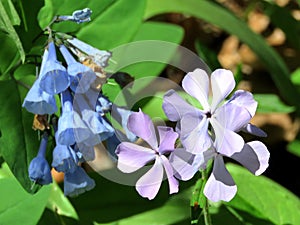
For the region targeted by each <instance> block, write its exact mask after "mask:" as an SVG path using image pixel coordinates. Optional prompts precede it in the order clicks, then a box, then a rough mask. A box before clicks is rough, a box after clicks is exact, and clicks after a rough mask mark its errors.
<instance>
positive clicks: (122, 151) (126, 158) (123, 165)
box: [116, 142, 156, 173]
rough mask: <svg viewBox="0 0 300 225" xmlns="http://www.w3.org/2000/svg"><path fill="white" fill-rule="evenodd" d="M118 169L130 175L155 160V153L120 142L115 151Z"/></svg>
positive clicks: (148, 149)
mask: <svg viewBox="0 0 300 225" xmlns="http://www.w3.org/2000/svg"><path fill="white" fill-rule="evenodd" d="M116 154H117V156H118V165H117V167H118V169H119V170H121V171H122V172H124V173H132V172H134V171H136V170H138V169H140V168H141V167H143V166H145V165H146V164H147V163H148V162H150V161H152V160H154V159H155V155H156V154H155V151H154V150H152V149H150V148H145V147H142V146H139V145H136V144H133V143H130V142H122V143H121V144H120V145H119V146H118V147H117V149H116Z"/></svg>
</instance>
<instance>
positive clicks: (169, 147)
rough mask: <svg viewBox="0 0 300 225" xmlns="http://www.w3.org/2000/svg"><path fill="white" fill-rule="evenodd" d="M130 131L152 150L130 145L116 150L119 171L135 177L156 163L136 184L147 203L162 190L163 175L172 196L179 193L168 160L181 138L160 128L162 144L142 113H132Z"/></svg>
mask: <svg viewBox="0 0 300 225" xmlns="http://www.w3.org/2000/svg"><path fill="white" fill-rule="evenodd" d="M128 129H129V130H130V131H131V132H132V133H134V134H135V135H137V136H138V137H140V138H142V139H143V140H144V141H146V142H147V143H148V145H149V147H142V146H139V145H137V144H134V143H130V142H122V143H121V144H120V145H119V146H118V147H117V149H116V154H117V156H118V164H117V166H118V168H119V169H120V170H121V171H122V172H124V173H132V172H134V171H136V170H138V169H140V168H142V167H143V166H145V165H146V164H147V163H149V162H151V161H153V160H154V165H153V166H152V167H151V169H150V170H148V171H147V172H146V173H145V174H144V175H143V176H142V177H141V178H140V179H139V180H138V181H137V183H136V190H137V191H138V193H139V194H140V195H141V196H143V197H146V198H148V199H150V200H151V199H153V198H154V197H155V196H156V195H157V193H158V191H159V188H160V186H161V183H162V180H163V175H164V172H165V173H166V176H167V178H168V182H169V192H170V194H172V193H176V192H178V181H177V180H176V179H175V177H174V171H173V168H172V165H171V164H170V162H169V160H168V158H167V157H166V156H165V155H164V154H169V153H171V154H172V152H173V151H174V149H175V141H176V139H177V138H178V134H177V133H176V132H174V131H173V129H172V128H170V127H163V126H160V127H157V130H158V135H159V142H158V140H157V136H156V132H155V128H154V125H153V123H152V121H151V119H150V118H149V116H147V115H146V114H144V113H143V112H142V111H141V110H140V111H139V112H136V113H132V114H131V115H130V116H129V118H128Z"/></svg>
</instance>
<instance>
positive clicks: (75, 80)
mask: <svg viewBox="0 0 300 225" xmlns="http://www.w3.org/2000/svg"><path fill="white" fill-rule="evenodd" d="M59 50H60V51H61V53H62V54H63V56H64V58H65V60H66V62H67V64H68V68H67V71H68V74H69V75H70V88H71V90H72V91H73V92H74V93H84V92H86V91H87V90H88V89H89V88H90V86H91V84H92V83H93V82H94V81H95V79H96V74H95V72H94V71H93V70H92V69H90V68H89V67H87V66H85V65H83V64H81V63H79V62H77V61H76V60H75V59H74V57H73V56H72V55H71V53H70V52H69V51H68V49H67V48H66V46H64V45H60V46H59Z"/></svg>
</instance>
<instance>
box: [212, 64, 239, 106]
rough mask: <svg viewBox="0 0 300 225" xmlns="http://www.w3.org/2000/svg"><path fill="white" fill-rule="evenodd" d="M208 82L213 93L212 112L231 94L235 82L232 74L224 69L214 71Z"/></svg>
mask: <svg viewBox="0 0 300 225" xmlns="http://www.w3.org/2000/svg"><path fill="white" fill-rule="evenodd" d="M210 80H211V88H212V93H213V99H212V103H211V111H212V112H214V111H215V110H216V108H217V106H218V105H219V104H220V103H221V102H222V101H223V100H224V99H225V98H226V97H227V96H228V95H229V94H230V92H232V90H233V89H234V87H235V81H234V77H233V74H232V72H231V71H230V70H225V69H217V70H215V71H214V72H213V73H212V74H211V78H210Z"/></svg>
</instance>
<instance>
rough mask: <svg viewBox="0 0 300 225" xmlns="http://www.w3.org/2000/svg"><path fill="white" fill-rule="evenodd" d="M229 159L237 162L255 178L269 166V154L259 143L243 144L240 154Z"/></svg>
mask: <svg viewBox="0 0 300 225" xmlns="http://www.w3.org/2000/svg"><path fill="white" fill-rule="evenodd" d="M231 158H233V159H235V160H236V161H238V162H239V163H240V164H242V165H243V166H244V167H246V168H247V169H248V170H249V171H250V172H251V173H253V174H255V175H256V176H259V175H261V174H262V173H263V172H264V171H265V170H266V169H267V168H268V166H269V158H270V153H269V151H268V149H267V147H266V146H265V145H264V144H263V143H262V142H260V141H251V142H248V143H246V144H245V146H244V148H243V150H242V151H241V152H238V153H235V154H234V155H232V156H231Z"/></svg>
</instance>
